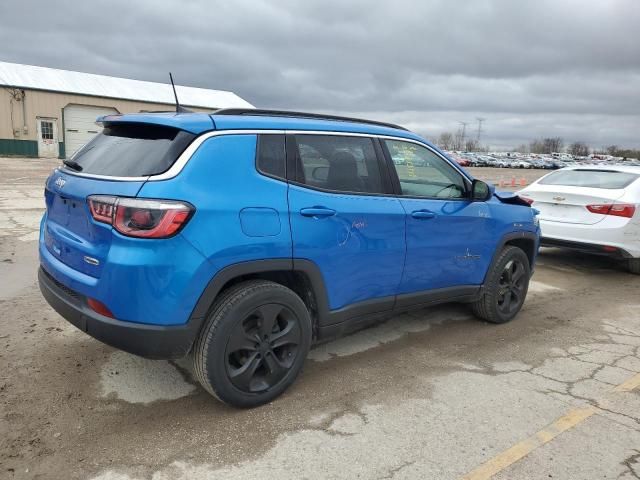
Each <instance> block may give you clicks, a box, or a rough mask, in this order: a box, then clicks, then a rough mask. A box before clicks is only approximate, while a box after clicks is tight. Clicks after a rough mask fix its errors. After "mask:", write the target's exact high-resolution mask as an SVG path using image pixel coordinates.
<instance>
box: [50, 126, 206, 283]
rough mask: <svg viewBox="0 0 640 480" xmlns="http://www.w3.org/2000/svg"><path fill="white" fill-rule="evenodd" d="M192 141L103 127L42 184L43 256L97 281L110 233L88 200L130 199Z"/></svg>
mask: <svg viewBox="0 0 640 480" xmlns="http://www.w3.org/2000/svg"><path fill="white" fill-rule="evenodd" d="M194 137H195V135H193V134H191V133H188V132H184V131H182V130H178V129H175V128H172V127H166V126H158V125H147V124H126V123H119V124H115V125H107V126H106V127H105V129H104V131H103V132H102V133H100V134H99V135H98V136H96V137H95V138H94V139H93V140H91V141H90V142H89V143H88V144H87V145H85V146H84V147H82V148H81V149H80V150H79V151H78V152H77V153H76V154H75V155H74V156H73V157H72V158H71V159H70V160H68V161H65V163H66V165H65V166H64V167H63V168H60V169H57V170H55V171H54V172H53V174H52V175H51V176H50V177H49V179H48V180H47V183H46V186H45V200H46V207H47V220H46V223H45V226H44V241H45V245H46V248H47V250H48V251H49V252H50V253H51V254H52V255H53V256H54V257H56V258H57V259H58V260H60V261H61V262H62V263H64V264H66V265H67V266H69V267H71V268H73V269H74V270H77V271H79V272H82V273H84V274H87V275H90V276H92V277H100V274H101V272H102V268H103V265H104V262H105V260H106V258H107V255H108V253H109V249H110V246H111V239H112V228H111V226H110V225H107V224H105V223H99V222H96V221H94V220H93V218H92V216H91V213H90V211H89V206H88V203H87V197H88V196H89V195H112V196H123V197H135V196H136V195H137V194H138V192H139V190H140V188H141V187H142V185H144V183H145V181H146V178H147V177H148V176H150V175H156V174H160V173H162V172H164V171H166V170H167V169H169V168H170V167H171V165H173V163H174V162H175V161H176V160H177V158H178V157H179V156H180V154H181V153H182V152H183V151H184V149H185V148H186V147H187V146H188V145H189V143H191V141H192V140H193V138H194Z"/></svg>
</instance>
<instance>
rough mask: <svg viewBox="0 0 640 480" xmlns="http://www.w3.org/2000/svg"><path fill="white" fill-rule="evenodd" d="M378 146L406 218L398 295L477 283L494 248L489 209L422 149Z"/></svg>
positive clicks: (395, 143) (408, 145)
mask: <svg viewBox="0 0 640 480" xmlns="http://www.w3.org/2000/svg"><path fill="white" fill-rule="evenodd" d="M382 144H383V147H384V148H385V151H386V153H387V154H388V156H389V158H390V160H391V161H390V162H389V165H391V166H392V167H393V168H394V171H393V172H394V173H395V174H397V188H398V189H399V192H398V193H399V195H400V197H399V198H400V201H401V203H402V206H403V207H404V210H405V212H406V216H407V219H406V222H407V257H406V261H405V267H404V274H403V276H402V282H401V285H400V289H399V293H400V294H411V293H419V292H426V291H433V290H436V289H441V288H449V287H460V286H471V285H479V284H481V283H482V281H483V279H484V275H485V273H486V271H487V268H488V266H489V263H490V262H491V259H492V255H493V252H494V251H495V248H496V244H497V236H496V234H495V221H494V220H493V219H492V214H491V210H490V209H489V207H488V205H487V204H486V203H484V202H472V201H470V200H469V198H468V197H469V195H468V188H469V185H468V182H467V181H466V180H465V178H464V177H463V175H462V174H461V173H460V172H459V171H458V170H457V169H456V168H454V166H453V165H451V164H450V163H449V162H448V161H446V160H445V159H444V158H442V157H440V156H439V155H437V154H436V153H435V152H433V151H431V150H430V149H428V148H426V147H425V146H423V145H420V144H417V143H413V142H408V141H401V140H382ZM399 301H401V300H400V299H399Z"/></svg>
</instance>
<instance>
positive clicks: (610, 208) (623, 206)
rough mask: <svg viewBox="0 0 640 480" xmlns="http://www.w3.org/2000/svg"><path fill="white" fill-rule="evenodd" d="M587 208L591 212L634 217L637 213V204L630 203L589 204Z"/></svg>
mask: <svg viewBox="0 0 640 480" xmlns="http://www.w3.org/2000/svg"><path fill="white" fill-rule="evenodd" d="M587 210H589V211H590V212H591V213H599V214H601V215H613V216H616V217H625V218H631V217H633V214H634V213H636V206H635V205H633V204H630V203H613V204H611V205H606V204H600V205H587Z"/></svg>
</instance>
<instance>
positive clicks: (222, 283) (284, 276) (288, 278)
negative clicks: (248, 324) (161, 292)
mask: <svg viewBox="0 0 640 480" xmlns="http://www.w3.org/2000/svg"><path fill="white" fill-rule="evenodd" d="M247 280H268V281H272V282H275V283H278V284H280V285H283V286H285V287H287V288H289V289H291V290H293V292H295V293H296V295H298V296H299V297H300V298H301V299H302V301H303V302H304V304H305V305H306V307H307V309H308V310H309V315H310V316H311V320H312V328H313V334H314V337H315V335H316V332H317V326H318V324H319V319H320V318H324V317H325V316H326V315H327V314H328V300H327V294H326V290H325V286H324V279H323V277H322V274H321V273H320V269H319V268H318V267H317V265H315V263H313V262H311V261H309V260H305V259H293V260H291V259H288V258H283V259H272V260H256V261H248V262H241V263H237V264H233V265H229V266H228V267H225V268H223V269H222V270H220V271H219V272H218V273H216V275H215V276H214V277H213V278H212V279H211V280H210V281H209V283H208V285H207V286H206V288H205V289H204V291H203V293H202V295H201V296H200V298H199V299H198V302H197V303H196V306H195V307H194V309H193V312H192V314H191V319H192V320H196V321H198V322H199V323H202V321H203V319H205V318H206V317H207V316H208V315H209V313H210V310H211V308H212V307H213V305H214V304H215V302H216V300H217V299H218V298H219V297H220V295H222V294H223V292H225V291H227V290H228V289H229V288H231V287H233V286H234V285H237V284H239V283H241V282H245V281H247Z"/></svg>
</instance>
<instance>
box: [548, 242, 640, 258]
mask: <svg viewBox="0 0 640 480" xmlns="http://www.w3.org/2000/svg"><path fill="white" fill-rule="evenodd" d="M540 246H542V247H559V248H569V249H571V250H576V251H579V252H584V253H590V254H595V255H606V256H608V257H614V258H633V255H631V254H630V253H629V252H627V251H626V250H624V249H622V248H619V247H611V246H608V245H599V244H595V243H584V242H574V241H572V240H562V239H559V238H548V237H542V238H541V239H540Z"/></svg>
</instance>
